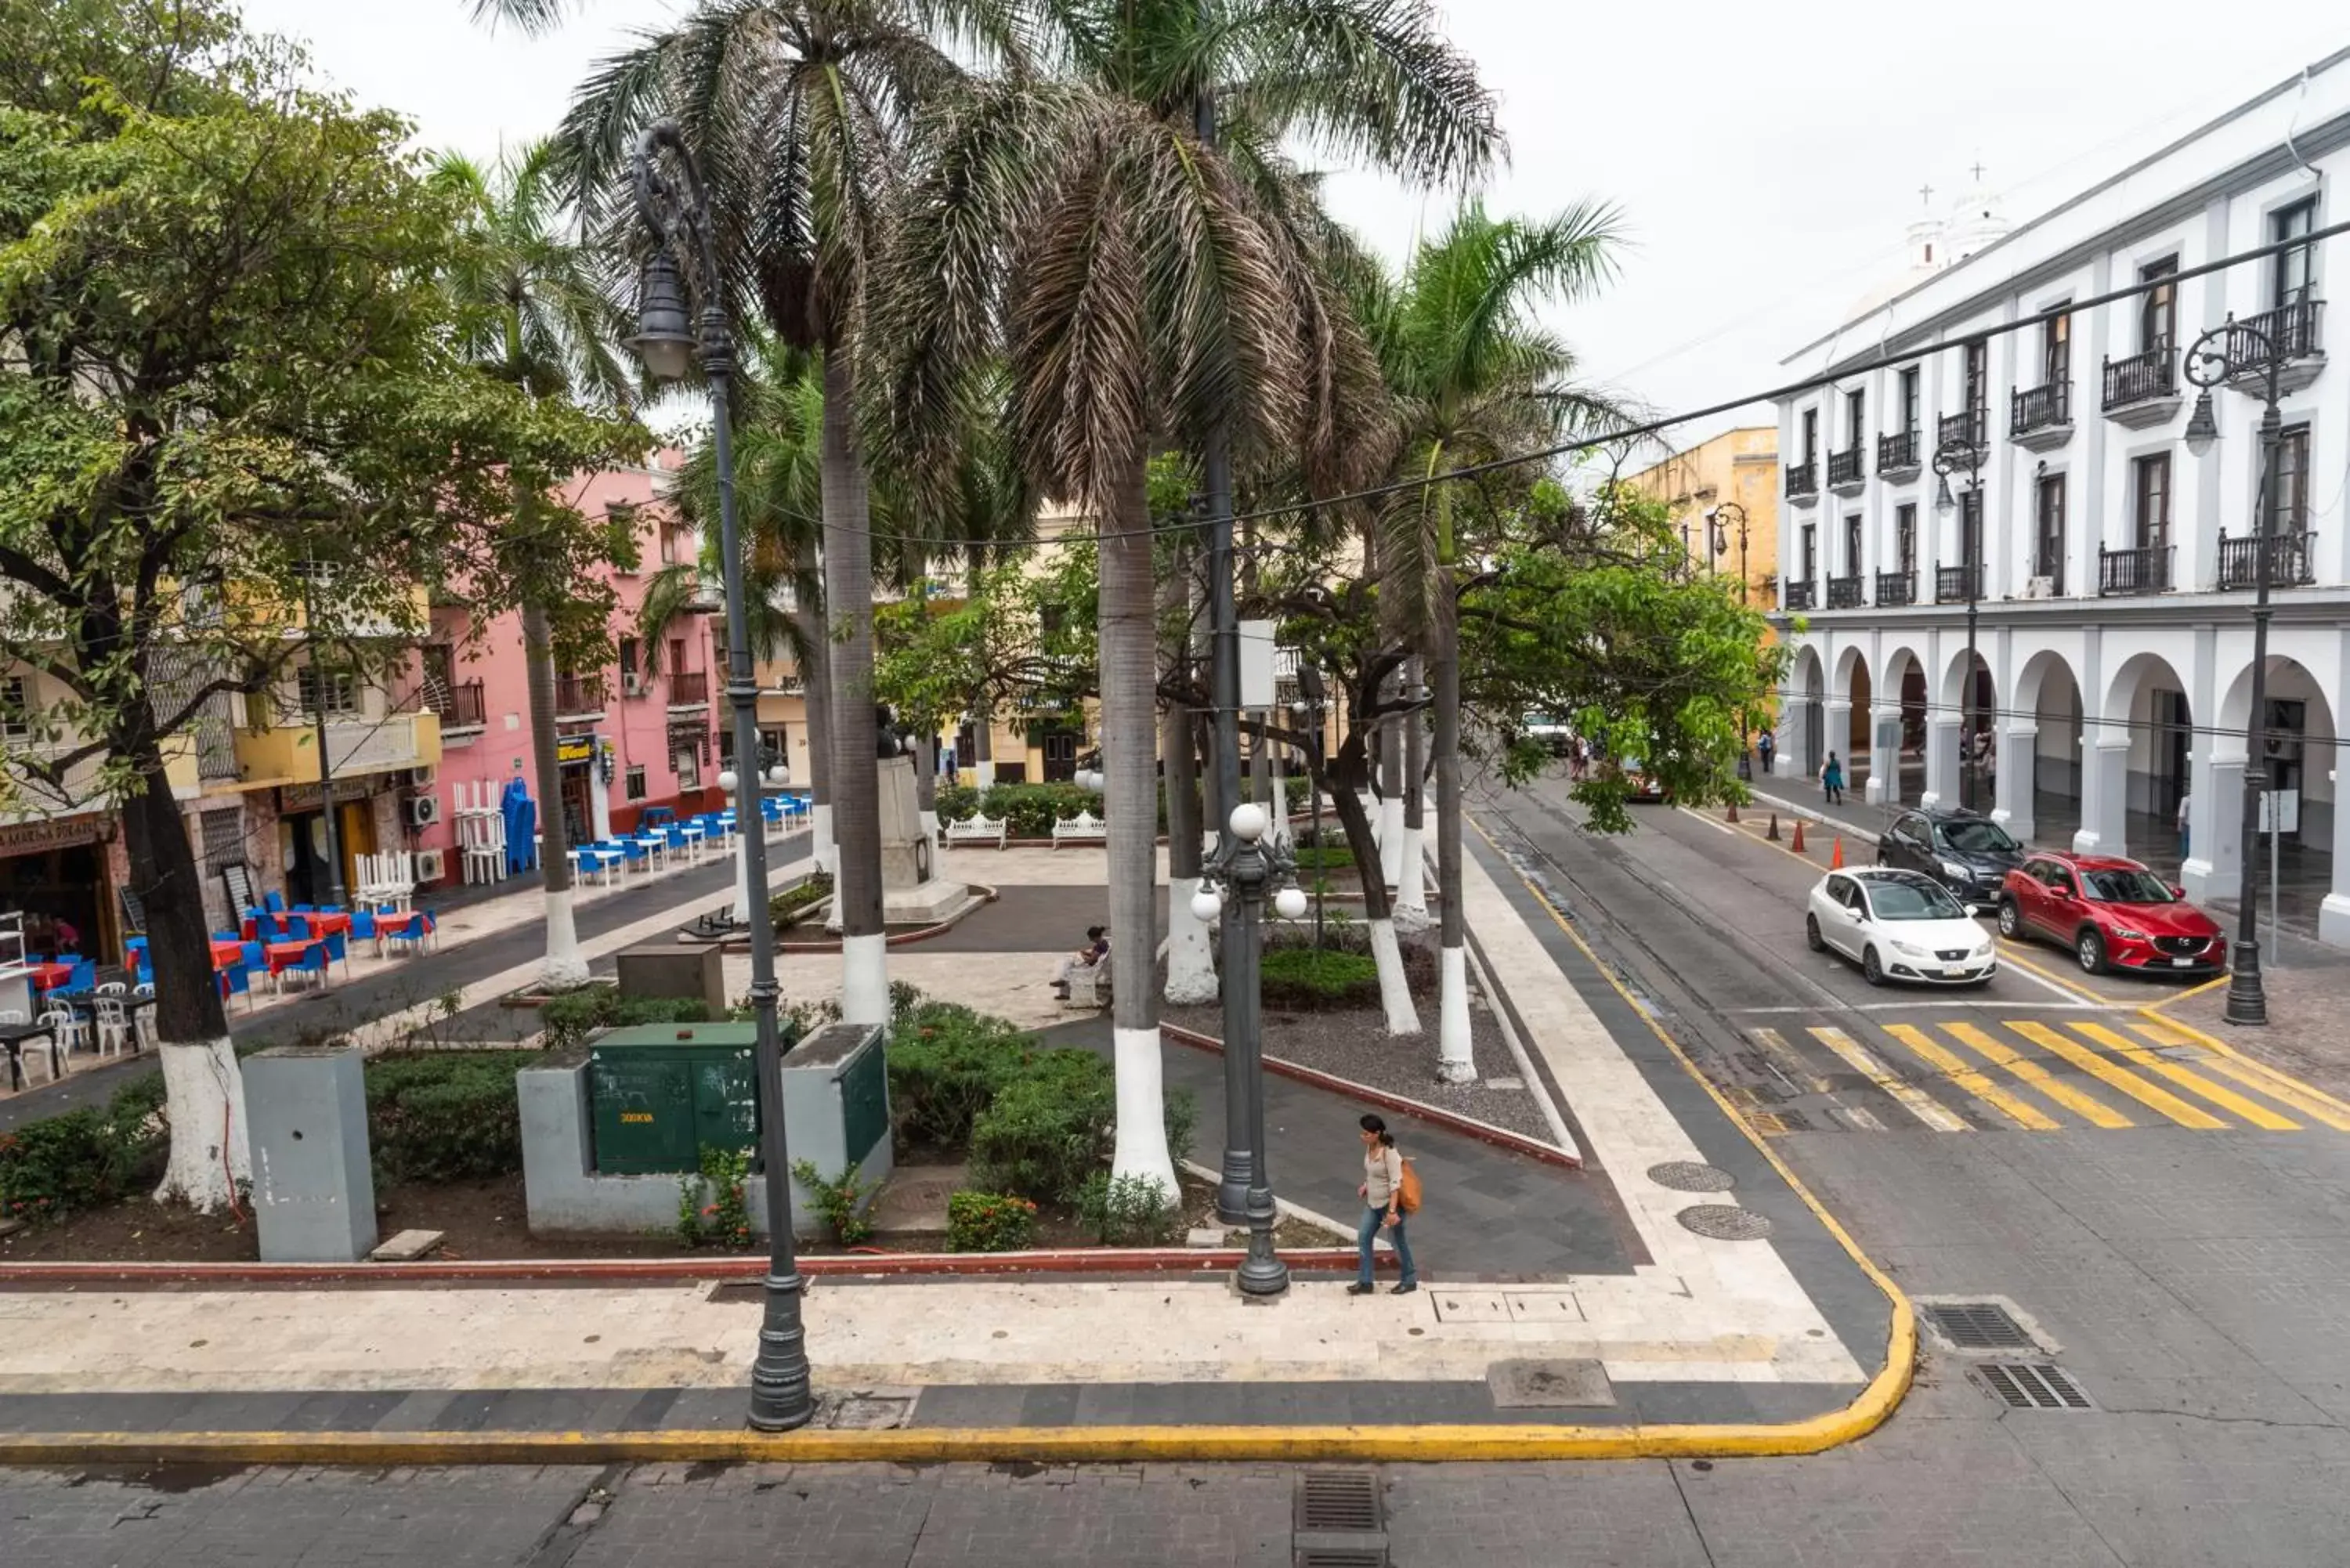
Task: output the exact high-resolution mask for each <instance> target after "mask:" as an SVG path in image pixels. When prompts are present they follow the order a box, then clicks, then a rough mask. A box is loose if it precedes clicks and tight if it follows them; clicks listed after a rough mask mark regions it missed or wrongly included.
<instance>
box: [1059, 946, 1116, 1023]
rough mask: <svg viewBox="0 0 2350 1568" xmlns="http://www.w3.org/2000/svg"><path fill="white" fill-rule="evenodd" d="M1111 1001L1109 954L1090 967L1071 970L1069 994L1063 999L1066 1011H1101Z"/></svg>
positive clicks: (1062, 1006)
mask: <svg viewBox="0 0 2350 1568" xmlns="http://www.w3.org/2000/svg"><path fill="white" fill-rule="evenodd" d="M1109 1002H1110V994H1109V955H1108V954H1107V953H1104V954H1102V958H1101V961H1100V962H1099V963H1097V964H1095V965H1094V966H1093V967H1092V968H1090V969H1073V970H1071V971H1069V994H1068V995H1067V996H1066V997H1064V998H1062V999H1061V1011H1062V1012H1100V1011H1101V1010H1102V1009H1103V1008H1105V1007H1107V1006H1108V1005H1109Z"/></svg>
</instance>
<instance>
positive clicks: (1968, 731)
mask: <svg viewBox="0 0 2350 1568" xmlns="http://www.w3.org/2000/svg"><path fill="white" fill-rule="evenodd" d="M1982 417H1983V416H1982V414H1981V412H1980V411H1977V412H1976V414H1975V415H1974V417H1973V418H1972V419H1971V420H1970V421H1968V424H1969V427H1970V429H1969V431H1968V437H1969V439H1967V440H1965V441H1944V442H1942V443H1941V444H1940V445H1939V446H1938V447H1936V448H1935V449H1934V472H1935V473H1937V474H1939V476H1940V478H1941V482H1942V488H1941V492H1940V493H1939V494H1938V495H1937V496H1935V498H1934V510H1935V511H1937V512H1940V513H1942V514H1945V515H1947V514H1949V513H1950V508H1951V506H1952V505H1953V503H1952V501H1951V499H1950V475H1952V474H1954V473H1957V472H1960V470H1962V469H1963V470H1964V471H1965V472H1966V476H1967V511H1968V512H1969V513H1970V514H1972V515H1971V517H1970V518H1969V517H1961V518H1960V527H1959V570H1960V571H1961V572H1963V573H1965V574H1966V587H1967V681H1966V685H1965V686H1964V687H1962V688H1960V692H1959V805H1960V807H1961V808H1962V809H1964V810H1968V811H1972V810H1973V809H1974V805H1975V791H1974V783H1975V758H1974V753H1975V682H1976V677H1975V620H1976V616H1977V614H1978V612H1979V609H1980V607H1981V602H1982V541H1983V521H1984V519H1983V510H1984V508H1983V496H1982V465H1983V446H1984V441H1983V431H1982V429H1981V425H1982ZM1969 522H1971V523H1972V524H1973V526H1972V527H1971V528H1970V527H1969V526H1968V525H1967V524H1968V523H1969Z"/></svg>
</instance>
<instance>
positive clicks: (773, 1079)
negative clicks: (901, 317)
mask: <svg viewBox="0 0 2350 1568" xmlns="http://www.w3.org/2000/svg"><path fill="white" fill-rule="evenodd" d="M664 152H666V153H667V154H668V155H669V157H668V159H667V160H666V163H667V165H669V166H673V167H674V169H675V171H676V173H675V175H674V176H672V175H671V173H670V172H669V169H668V167H665V166H664V160H663V159H662V157H661V155H662V154H663V153H664ZM635 172H636V187H637V207H638V211H639V213H641V215H642V216H643V218H644V222H645V226H646V227H647V228H648V229H650V231H651V233H652V237H653V241H654V246H655V248H654V251H653V255H652V259H651V260H650V262H648V263H647V264H646V265H645V272H644V282H643V292H642V296H641V297H640V298H639V301H638V324H639V325H638V331H637V335H636V336H635V337H632V338H630V339H629V345H630V347H632V348H635V349H636V350H637V352H638V353H639V355H640V356H641V357H642V358H643V359H644V362H645V369H648V370H650V372H652V374H653V375H654V377H656V378H657V379H661V380H675V379H679V378H681V377H682V376H683V375H684V374H685V373H686V370H687V369H688V368H689V365H690V364H691V360H692V358H693V357H694V355H695V354H696V352H697V350H698V351H699V354H700V357H701V359H702V374H703V376H704V377H705V378H706V379H707V382H708V386H709V389H710V415H711V420H710V426H711V446H712V457H714V458H715V459H716V462H717V469H718V530H719V555H720V557H721V559H722V560H723V562H724V564H725V583H726V697H727V701H729V702H730V703H731V704H732V705H733V711H734V755H735V757H736V759H737V760H738V761H739V762H740V763H742V764H743V776H742V778H741V780H740V781H739V782H740V784H741V785H742V788H743V794H742V799H741V801H740V803H739V804H738V805H737V806H736V808H735V814H734V815H735V826H736V828H737V830H738V833H739V836H740V837H741V838H742V840H743V874H744V876H745V877H747V878H748V880H749V883H750V892H751V895H752V896H751V897H750V898H749V899H748V900H747V902H748V905H749V908H748V909H746V910H745V911H744V912H745V913H746V914H747V915H748V916H749V917H750V933H749V934H750V939H751V1007H752V1012H753V1016H754V1018H755V1020H756V1021H757V1022H756V1031H757V1041H758V1070H759V1158H760V1161H761V1163H762V1164H763V1165H764V1171H763V1173H762V1174H763V1176H764V1179H765V1184H766V1195H767V1278H766V1282H765V1283H766V1300H765V1315H764V1318H763V1319H762V1320H761V1323H760V1325H759V1355H758V1359H757V1360H756V1361H755V1362H754V1363H753V1365H752V1367H751V1410H750V1423H751V1425H752V1426H753V1427H755V1428H758V1429H759V1430H760V1431H763V1432H783V1431H789V1430H790V1429H792V1428H795V1427H803V1426H806V1424H807V1422H808V1419H809V1417H812V1416H814V1415H815V1414H816V1402H815V1397H814V1394H813V1392H812V1390H811V1389H810V1387H809V1382H808V1359H807V1336H806V1330H805V1329H804V1328H803V1327H802V1326H801V1322H800V1295H801V1284H800V1274H799V1262H798V1259H797V1257H796V1256H795V1249H794V1246H793V1240H792V1188H791V1156H790V1152H789V1150H788V1149H787V1148H786V1147H785V1141H784V1105H783V1094H782V1089H783V1050H782V1045H781V1041H780V1038H779V1036H778V1034H777V1031H776V1023H775V1002H776V986H775V934H774V931H773V929H771V927H770V925H769V921H768V912H767V899H766V890H767V836H766V833H765V831H764V823H763V821H762V818H761V815H760V811H759V795H760V790H759V766H758V761H759V718H758V702H759V683H758V681H757V680H755V679H754V677H753V675H752V672H751V635H750V620H749V616H748V613H747V612H748V606H747V604H746V602H745V600H744V597H743V548H742V543H741V537H740V535H739V534H738V533H737V531H736V527H735V521H734V447H733V431H732V430H731V429H730V427H729V423H728V412H727V391H728V382H729V381H730V379H732V377H733V372H734V344H733V334H732V333H730V332H729V331H728V330H727V327H726V315H725V311H724V309H723V306H721V304H720V303H719V296H718V280H719V276H720V274H719V271H718V257H717V254H716V251H715V249H714V247H713V246H712V244H711V236H710V205H709V201H708V199H707V197H706V196H705V195H704V193H703V191H702V176H701V173H700V171H697V170H696V169H695V168H694V166H693V158H692V155H691V152H689V151H687V148H686V145H685V138H684V136H683V135H682V134H681V132H680V131H679V130H678V128H677V124H676V122H675V121H674V120H667V119H664V120H661V121H660V122H658V123H657V124H654V125H652V126H650V127H648V128H647V129H646V130H645V133H644V134H643V135H642V136H641V137H639V139H638V141H637V151H636V169H635ZM681 252H682V253H683V256H682V265H681V255H680V253H681ZM695 274H698V276H695ZM689 288H691V291H692V292H693V293H694V294H696V295H699V296H700V299H701V310H700V313H699V314H700V322H699V325H700V332H699V334H698V336H697V334H696V333H695V332H694V331H693V330H692V329H691V325H690V323H689V321H688V317H687V305H688V300H687V293H688V290H689Z"/></svg>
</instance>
